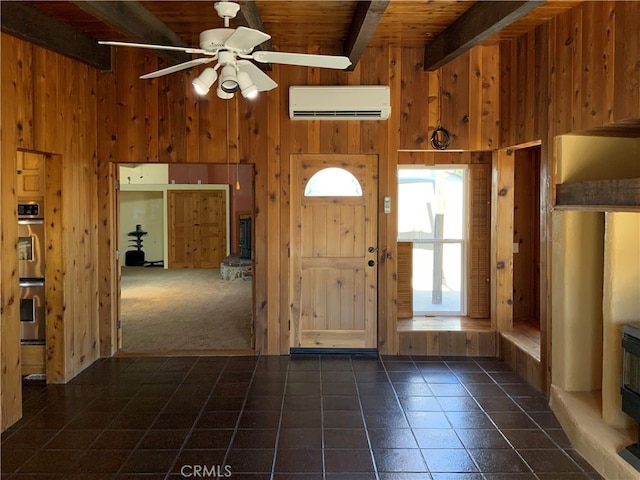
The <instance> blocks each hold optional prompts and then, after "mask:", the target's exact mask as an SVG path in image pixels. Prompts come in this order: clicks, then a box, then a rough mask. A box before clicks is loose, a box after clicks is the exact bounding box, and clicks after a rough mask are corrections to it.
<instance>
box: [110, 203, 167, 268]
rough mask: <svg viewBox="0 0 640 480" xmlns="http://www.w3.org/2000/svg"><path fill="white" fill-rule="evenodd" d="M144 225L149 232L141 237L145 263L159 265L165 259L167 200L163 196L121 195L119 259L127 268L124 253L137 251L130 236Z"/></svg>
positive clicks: (143, 228)
mask: <svg viewBox="0 0 640 480" xmlns="http://www.w3.org/2000/svg"><path fill="white" fill-rule="evenodd" d="M136 225H141V227H142V230H144V231H145V232H148V233H147V235H145V236H143V237H142V240H143V243H142V250H143V251H144V253H145V260H146V261H148V262H150V261H156V260H162V259H163V258H164V237H165V233H164V230H165V227H164V197H163V193H162V192H161V191H160V192H149V191H143V192H137V191H132V192H130V191H121V192H120V245H119V248H118V249H119V251H120V258H121V259H122V265H123V266H124V265H125V252H126V251H127V250H135V248H134V247H132V246H131V245H133V244H132V243H131V242H129V240H131V239H134V238H135V237H130V236H128V235H127V234H128V233H129V232H131V231H134V230H135V229H136Z"/></svg>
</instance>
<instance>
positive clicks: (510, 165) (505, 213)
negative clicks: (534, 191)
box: [491, 150, 514, 332]
mask: <svg viewBox="0 0 640 480" xmlns="http://www.w3.org/2000/svg"><path fill="white" fill-rule="evenodd" d="M513 169H514V156H513V152H512V151H511V150H498V152H496V153H495V154H494V162H493V172H492V177H493V182H492V184H493V191H492V194H491V246H492V249H493V250H494V254H493V255H492V262H493V265H492V267H491V268H492V282H491V283H492V285H491V287H492V291H493V292H494V293H493V295H492V297H491V298H492V300H493V301H494V302H495V305H494V306H493V308H492V312H491V323H492V326H494V328H495V329H496V330H497V331H499V332H510V331H511V330H512V328H513Z"/></svg>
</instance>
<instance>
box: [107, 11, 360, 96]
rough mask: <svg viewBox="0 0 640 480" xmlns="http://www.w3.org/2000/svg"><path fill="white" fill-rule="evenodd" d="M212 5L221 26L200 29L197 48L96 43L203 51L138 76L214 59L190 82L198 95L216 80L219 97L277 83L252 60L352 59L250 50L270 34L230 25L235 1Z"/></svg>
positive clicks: (317, 63) (316, 62)
mask: <svg viewBox="0 0 640 480" xmlns="http://www.w3.org/2000/svg"><path fill="white" fill-rule="evenodd" d="M214 8H215V9H216V12H217V13H218V15H219V16H220V17H221V18H222V19H223V20H224V28H214V29H209V30H205V31H203V32H202V33H201V34H200V48H184V47H175V46H169V45H150V44H142V43H128V42H110V41H109V42H105V41H100V42H98V43H100V44H103V45H113V46H121V47H137V48H150V49H157V50H177V51H182V52H185V53H189V54H194V55H203V57H201V58H194V59H193V60H189V61H188V62H183V63H179V64H178V65H172V66H170V67H167V68H163V69H161V70H157V71H155V72H151V73H147V74H144V75H142V76H140V78H141V79H151V78H156V77H160V76H162V75H168V74H170V73H175V72H179V71H181V70H187V69H189V68H193V67H197V66H199V65H205V64H207V63H211V62H215V61H217V62H218V63H217V65H216V66H215V67H213V68H211V67H207V68H206V69H205V70H204V71H203V72H202V73H201V74H200V75H199V76H198V77H197V78H196V79H195V80H193V82H192V83H193V86H194V88H195V89H196V91H197V92H198V93H199V94H200V95H204V94H206V93H207V92H208V91H209V90H210V89H211V87H212V86H213V84H214V83H215V82H216V80H217V81H218V88H217V89H216V93H217V95H218V97H220V98H222V99H230V98H233V94H234V92H236V91H238V90H240V91H241V93H242V96H243V97H245V98H254V97H255V96H256V95H257V93H258V92H267V91H269V90H271V89H273V88H275V87H277V86H278V84H277V83H276V82H274V81H273V80H272V79H271V77H269V75H267V74H266V73H264V72H263V71H262V70H260V69H259V68H258V67H257V66H256V65H255V64H254V63H253V62H259V63H279V64H283V65H299V66H307V67H319V68H334V69H339V70H343V69H345V68H347V67H348V66H349V65H351V60H349V58H348V57H344V56H334V55H315V54H306V53H287V52H270V51H258V52H254V53H251V52H252V51H253V49H254V48H255V47H257V46H258V45H260V44H261V43H263V42H265V41H267V40H269V39H270V38H271V36H270V35H269V34H267V33H264V32H261V31H260V30H256V29H253V28H247V27H238V28H235V29H234V28H229V20H230V19H231V18H234V17H235V16H236V15H237V13H238V12H239V11H240V5H239V4H238V3H236V2H230V1H220V2H216V3H215V5H214ZM219 68H220V74H219V76H218V73H217V70H218V69H219Z"/></svg>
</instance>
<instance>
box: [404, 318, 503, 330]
mask: <svg viewBox="0 0 640 480" xmlns="http://www.w3.org/2000/svg"><path fill="white" fill-rule="evenodd" d="M490 331H491V321H490V320H488V319H487V320H483V319H475V318H467V317H425V316H423V317H413V318H407V319H399V320H398V332H490Z"/></svg>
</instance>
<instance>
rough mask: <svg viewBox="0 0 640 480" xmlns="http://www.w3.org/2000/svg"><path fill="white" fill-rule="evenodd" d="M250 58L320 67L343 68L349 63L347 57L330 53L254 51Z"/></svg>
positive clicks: (264, 61)
mask: <svg viewBox="0 0 640 480" xmlns="http://www.w3.org/2000/svg"><path fill="white" fill-rule="evenodd" d="M252 58H253V59H254V60H255V61H257V62H260V63H282V64H284V65H300V66H303V67H321V68H337V69H343V68H347V67H348V66H349V65H351V60H349V57H341V56H332V55H314V54H310V53H286V52H264V51H263V52H255V53H253V55H252Z"/></svg>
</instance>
